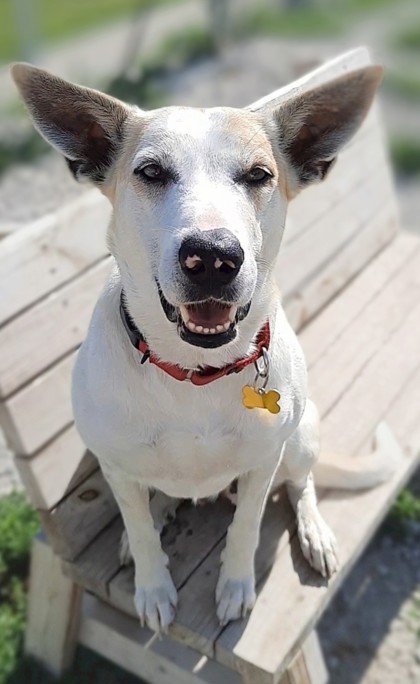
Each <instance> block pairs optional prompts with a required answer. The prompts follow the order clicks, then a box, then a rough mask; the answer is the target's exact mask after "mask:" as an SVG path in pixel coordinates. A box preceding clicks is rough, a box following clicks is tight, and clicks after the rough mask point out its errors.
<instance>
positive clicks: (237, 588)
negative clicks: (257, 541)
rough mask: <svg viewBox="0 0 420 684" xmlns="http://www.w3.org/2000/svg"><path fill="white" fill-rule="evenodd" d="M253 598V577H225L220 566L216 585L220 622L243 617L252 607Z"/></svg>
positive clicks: (254, 596) (225, 622) (224, 623)
mask: <svg viewBox="0 0 420 684" xmlns="http://www.w3.org/2000/svg"><path fill="white" fill-rule="evenodd" d="M255 599H256V594H255V580H254V577H253V576H252V575H249V576H248V577H242V578H234V577H225V576H224V573H223V566H222V570H221V572H220V577H219V581H218V583H217V587H216V606H217V608H216V613H217V617H218V619H219V622H220V624H221V625H227V623H228V622H230V621H231V620H239V619H240V618H244V617H245V616H246V614H247V613H248V612H249V611H250V610H252V608H253V607H254V603H255Z"/></svg>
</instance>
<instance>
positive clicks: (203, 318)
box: [179, 299, 238, 335]
mask: <svg viewBox="0 0 420 684" xmlns="http://www.w3.org/2000/svg"><path fill="white" fill-rule="evenodd" d="M179 310H180V313H181V318H182V323H183V324H184V326H185V327H186V328H187V330H189V331H190V332H192V333H196V334H197V333H198V334H199V335H220V334H221V333H225V332H227V331H228V330H229V328H230V327H231V326H232V325H234V324H235V317H236V312H237V311H238V307H237V305H236V304H226V303H224V302H219V301H217V300H211V299H208V300H207V301H205V302H198V303H195V304H181V306H180V307H179Z"/></svg>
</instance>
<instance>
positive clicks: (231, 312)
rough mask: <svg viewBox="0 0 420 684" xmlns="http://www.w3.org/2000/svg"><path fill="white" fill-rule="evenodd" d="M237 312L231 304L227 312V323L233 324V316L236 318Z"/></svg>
mask: <svg viewBox="0 0 420 684" xmlns="http://www.w3.org/2000/svg"><path fill="white" fill-rule="evenodd" d="M237 310H238V307H237V306H236V305H235V304H233V305H232V306H231V307H230V311H229V321H230V323H233V321H234V320H235V316H236V312H237Z"/></svg>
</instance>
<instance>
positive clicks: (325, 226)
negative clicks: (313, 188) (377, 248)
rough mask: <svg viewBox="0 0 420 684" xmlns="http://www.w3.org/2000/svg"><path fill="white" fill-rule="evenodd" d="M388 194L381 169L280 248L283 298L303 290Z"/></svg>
mask: <svg viewBox="0 0 420 684" xmlns="http://www.w3.org/2000/svg"><path fill="white" fill-rule="evenodd" d="M389 191H390V185H389V170H388V169H387V168H386V167H384V168H382V169H379V170H378V171H377V174H376V175H373V176H372V177H371V178H368V179H366V181H365V183H364V184H362V185H360V186H358V187H357V188H356V189H355V190H354V192H352V193H351V194H350V195H349V196H348V197H347V199H346V201H344V200H343V202H341V203H340V204H339V205H336V206H335V207H334V208H333V209H332V210H331V212H329V213H328V215H327V216H325V217H324V216H322V217H321V218H320V219H318V221H316V222H315V224H314V225H313V226H311V229H310V230H308V231H306V232H305V233H303V235H301V236H300V237H299V238H298V239H297V240H295V241H294V242H292V243H290V244H289V245H287V246H286V247H285V248H284V249H280V253H279V256H278V259H277V263H276V266H275V271H274V272H275V274H276V278H277V280H278V282H279V284H280V288H281V291H282V292H283V293H284V297H285V298H287V297H290V296H291V294H293V293H294V292H296V290H298V289H300V288H302V285H303V284H304V283H306V282H308V281H309V280H311V279H312V278H313V277H314V276H315V275H316V273H317V272H318V271H322V269H324V268H325V266H326V264H327V263H328V262H329V261H330V260H331V259H334V258H335V256H336V255H337V254H339V252H340V250H342V248H343V247H344V246H345V245H346V244H348V243H349V242H350V241H351V240H352V239H355V236H357V233H358V232H359V231H360V230H361V229H362V228H363V226H365V225H366V224H368V223H369V221H370V220H371V219H372V218H374V217H375V215H376V213H377V212H378V211H380V209H381V208H382V206H383V205H384V203H385V202H386V200H387V199H388V196H389ZM367 198H369V201H367ZM387 206H388V205H387Z"/></svg>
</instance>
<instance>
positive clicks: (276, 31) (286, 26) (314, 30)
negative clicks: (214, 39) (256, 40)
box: [237, 7, 343, 37]
mask: <svg viewBox="0 0 420 684" xmlns="http://www.w3.org/2000/svg"><path fill="white" fill-rule="evenodd" d="M342 28H343V25H342V22H341V21H340V18H339V16H338V14H337V13H335V12H332V11H328V10H325V9H322V8H320V7H301V8H296V9H294V10H290V9H289V10H280V11H275V10H271V9H267V8H264V7H260V8H258V9H256V10H254V11H252V12H250V13H249V14H248V15H247V16H245V17H244V18H243V19H242V21H241V22H239V24H238V27H237V32H238V34H239V35H253V34H265V35H275V36H287V37H295V36H296V37H301V36H305V37H310V36H315V37H316V36H325V35H334V34H337V33H338V32H341V30H342Z"/></svg>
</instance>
